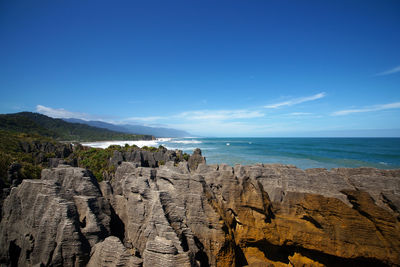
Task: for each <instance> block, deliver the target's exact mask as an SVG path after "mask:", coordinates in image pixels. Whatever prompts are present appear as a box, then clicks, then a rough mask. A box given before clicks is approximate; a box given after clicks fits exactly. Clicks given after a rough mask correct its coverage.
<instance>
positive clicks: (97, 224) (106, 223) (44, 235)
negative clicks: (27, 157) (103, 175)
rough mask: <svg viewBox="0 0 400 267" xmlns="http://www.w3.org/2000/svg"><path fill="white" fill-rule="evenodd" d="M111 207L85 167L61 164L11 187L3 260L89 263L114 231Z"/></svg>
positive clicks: (1, 232)
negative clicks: (97, 246)
mask: <svg viewBox="0 0 400 267" xmlns="http://www.w3.org/2000/svg"><path fill="white" fill-rule="evenodd" d="M110 215H111V211H110V207H109V204H108V202H107V201H106V200H105V199H104V198H103V197H102V194H101V191H100V189H99V186H98V184H97V181H96V179H94V177H93V176H92V175H91V174H90V173H89V172H88V171H86V170H84V169H81V168H72V167H69V166H60V167H59V168H57V169H52V170H49V169H46V170H43V173H42V179H41V180H28V179H26V180H23V181H22V183H21V184H20V185H19V186H18V187H14V188H12V189H11V193H10V195H9V196H8V197H7V199H6V200H5V203H4V207H3V218H2V221H1V224H0V263H7V264H8V265H10V266H34V265H37V266H39V265H44V266H49V265H52V266H84V265H85V264H86V263H87V262H88V259H89V254H90V251H91V247H92V246H94V245H95V244H96V243H98V242H100V241H101V240H103V239H104V238H105V237H107V236H109V235H110V221H111V218H110Z"/></svg>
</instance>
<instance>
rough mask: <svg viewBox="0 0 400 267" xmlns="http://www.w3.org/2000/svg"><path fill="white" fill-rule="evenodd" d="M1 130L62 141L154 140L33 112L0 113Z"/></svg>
mask: <svg viewBox="0 0 400 267" xmlns="http://www.w3.org/2000/svg"><path fill="white" fill-rule="evenodd" d="M0 130H5V131H11V132H14V133H26V134H37V135H40V136H45V137H50V138H53V139H55V140H61V141H104V140H152V139H154V136H152V135H144V134H141V135H137V134H132V133H127V132H126V131H125V132H122V131H117V130H110V129H104V127H94V126H90V125H87V124H82V123H72V122H67V121H64V120H61V119H54V118H50V117H48V116H46V115H42V114H39V113H32V112H19V113H13V114H0Z"/></svg>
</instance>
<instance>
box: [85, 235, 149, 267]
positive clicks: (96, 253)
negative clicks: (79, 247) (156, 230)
mask: <svg viewBox="0 0 400 267" xmlns="http://www.w3.org/2000/svg"><path fill="white" fill-rule="evenodd" d="M142 263H143V262H142V260H141V259H139V258H138V257H135V256H133V255H132V254H131V252H130V251H129V250H128V249H127V248H125V247H124V246H123V245H122V243H121V241H120V240H119V239H118V238H117V237H115V236H110V237H107V238H106V239H105V240H104V241H103V242H100V243H97V244H96V245H95V246H94V247H93V249H92V252H91V256H90V261H89V263H88V264H87V267H98V266H102V267H117V266H130V267H140V266H142Z"/></svg>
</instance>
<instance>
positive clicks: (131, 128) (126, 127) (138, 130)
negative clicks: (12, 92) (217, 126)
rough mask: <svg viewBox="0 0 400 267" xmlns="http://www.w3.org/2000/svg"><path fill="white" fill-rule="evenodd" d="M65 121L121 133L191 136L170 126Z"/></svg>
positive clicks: (76, 120)
mask: <svg viewBox="0 0 400 267" xmlns="http://www.w3.org/2000/svg"><path fill="white" fill-rule="evenodd" d="M64 120H65V121H67V122H73V123H84V124H87V125H90V126H94V127H99V128H105V129H109V130H112V131H117V132H123V133H132V134H149V135H153V136H155V137H188V136H191V134H189V133H188V132H185V131H182V130H177V129H171V128H163V127H149V126H142V125H131V124H123V125H116V124H111V123H106V122H102V121H84V120H80V119H73V118H71V119H64Z"/></svg>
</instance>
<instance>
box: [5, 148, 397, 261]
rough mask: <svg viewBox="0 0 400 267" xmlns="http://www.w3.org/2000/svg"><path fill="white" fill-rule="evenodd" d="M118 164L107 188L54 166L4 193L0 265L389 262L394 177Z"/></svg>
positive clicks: (199, 164)
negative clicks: (40, 176)
mask: <svg viewBox="0 0 400 267" xmlns="http://www.w3.org/2000/svg"><path fill="white" fill-rule="evenodd" d="M118 157H119V156H118V155H115V158H116V159H117V158H118ZM122 158H125V159H124V160H125V161H122V162H119V163H118V169H117V171H116V173H115V176H114V177H112V179H111V180H110V181H103V182H101V183H98V182H97V180H96V179H95V178H94V177H93V175H92V174H91V173H90V172H89V171H87V170H85V169H82V168H77V167H71V166H67V165H59V166H57V167H55V168H51V169H45V170H43V172H42V178H41V179H40V180H23V181H22V183H21V184H19V185H18V186H17V187H13V188H12V189H11V192H10V194H9V196H8V197H7V198H6V199H5V201H4V205H3V210H2V219H1V222H0V264H3V265H5V266H145V267H147V266H151V267H158V266H160V267H161V266H398V265H400V170H378V169H372V168H357V169H332V170H330V171H328V170H325V169H309V170H301V169H298V168H296V167H294V166H287V165H275V164H273V165H263V164H256V165H251V166H242V165H236V166H234V167H231V166H228V165H223V164H221V165H206V164H205V160H204V158H203V157H202V156H201V151H197V150H196V152H195V153H194V155H192V157H191V158H189V161H188V162H185V161H183V162H178V163H176V162H173V161H168V162H165V165H160V166H158V164H149V160H142V158H141V159H140V160H138V159H135V160H133V159H134V158H135V157H132V160H131V161H132V162H129V161H130V160H129V158H128V159H126V158H127V157H126V156H124V157H122V156H121V159H122ZM156 158H157V157H156ZM117 161H118V160H117ZM144 162H146V163H144ZM157 166H158V167H157Z"/></svg>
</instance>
